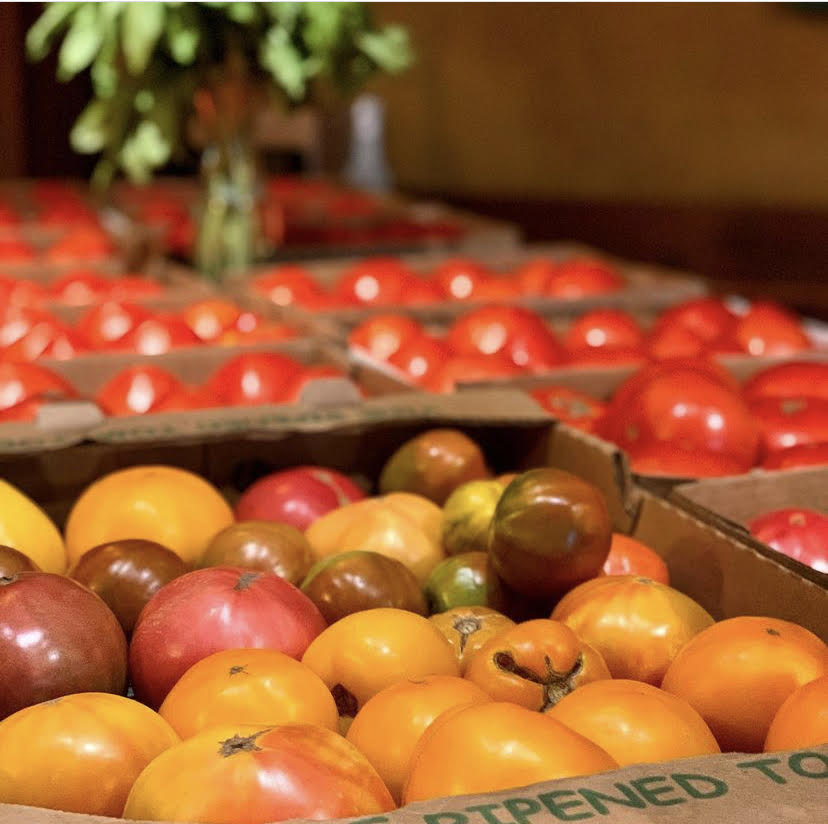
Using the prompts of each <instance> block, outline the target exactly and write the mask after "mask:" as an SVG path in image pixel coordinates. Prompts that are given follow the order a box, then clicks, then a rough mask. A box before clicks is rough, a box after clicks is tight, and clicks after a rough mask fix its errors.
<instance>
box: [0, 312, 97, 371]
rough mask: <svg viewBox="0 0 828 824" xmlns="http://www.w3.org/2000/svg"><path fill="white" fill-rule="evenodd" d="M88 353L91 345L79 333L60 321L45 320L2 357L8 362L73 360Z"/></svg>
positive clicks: (15, 343) (4, 352) (36, 324)
mask: <svg viewBox="0 0 828 824" xmlns="http://www.w3.org/2000/svg"><path fill="white" fill-rule="evenodd" d="M87 352H89V344H88V343H87V341H86V339H85V338H84V337H83V335H81V334H80V333H79V332H77V331H75V330H74V329H72V328H70V327H68V326H65V325H64V324H62V323H59V322H58V321H53V320H44V321H41V322H39V323H35V324H34V325H33V326H32V327H31V328H30V329H29V330H28V331H27V332H26V333H25V334H24V335H23V336H22V337H20V338H18V339H17V340H16V341H15V342H14V343H12V344H11V345H10V346H7V347H6V348H5V349H4V350H3V351H2V354H1V355H0V356H1V357H2V358H3V360H8V361H34V360H38V359H39V358H52V359H53V360H71V359H72V358H74V357H77V356H78V355H81V354H86V353H87Z"/></svg>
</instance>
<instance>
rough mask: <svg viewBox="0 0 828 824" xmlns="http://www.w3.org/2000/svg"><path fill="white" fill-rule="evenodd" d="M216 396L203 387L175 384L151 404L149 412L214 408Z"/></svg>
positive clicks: (217, 401)
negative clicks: (175, 385)
mask: <svg viewBox="0 0 828 824" xmlns="http://www.w3.org/2000/svg"><path fill="white" fill-rule="evenodd" d="M220 406H222V404H221V402H220V401H219V400H218V398H216V397H215V395H213V394H212V393H211V392H209V391H208V390H206V389H204V388H203V387H193V386H184V385H181V386H177V387H174V388H173V389H172V391H170V392H168V393H167V394H165V395H164V396H163V397H162V398H161V399H160V400H159V401H157V402H156V403H155V404H153V406H152V409H151V410H150V411H151V412H154V413H155V412H184V411H190V410H193V409H216V408H218V407H220Z"/></svg>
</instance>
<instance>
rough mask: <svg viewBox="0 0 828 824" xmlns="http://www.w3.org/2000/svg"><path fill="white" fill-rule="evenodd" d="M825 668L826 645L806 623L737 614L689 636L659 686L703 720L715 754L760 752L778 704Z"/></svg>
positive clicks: (827, 659)
mask: <svg viewBox="0 0 828 824" xmlns="http://www.w3.org/2000/svg"><path fill="white" fill-rule="evenodd" d="M827 674H828V647H826V645H825V643H824V642H823V641H822V640H821V639H819V638H818V637H817V636H816V635H814V634H813V633H812V632H809V631H808V630H807V629H805V628H803V627H800V626H798V625H797V624H794V623H791V622H790V621H783V620H781V619H779V618H764V617H760V616H739V617H737V618H728V619H726V620H724V621H719V622H718V623H715V624H713V625H712V626H710V627H708V628H707V629H706V630H703V631H702V632H700V633H699V634H698V635H696V636H695V638H693V639H692V640H690V641H689V642H688V643H687V644H686V645H685V646H684V647H683V648H682V649H681V651H680V652H679V654H678V655H677V656H676V657H675V659H674V660H673V662H672V663H671V664H670V667H669V669H668V670H667V672H666V673H665V675H664V680H663V682H662V685H661V688H662V689H664V690H666V691H667V692H671V693H673V694H674V695H678V696H680V697H682V698H684V699H685V700H686V701H688V702H689V703H690V705H691V706H692V707H693V708H694V709H695V710H696V711H697V712H698V713H699V714H700V715H701V716H702V718H704V720H705V721H706V722H707V725H708V726H709V727H710V729H711V730H712V732H713V734H714V735H715V736H716V740H717V741H718V742H719V746H720V747H721V748H722V752H761V751H762V746H763V744H764V741H765V737H766V735H767V733H768V729H769V728H770V724H771V722H772V720H773V717H774V715H776V712H777V711H778V710H779V708H780V706H781V705H782V702H783V701H784V700H785V699H786V698H787V697H788V696H789V695H790V694H791V693H792V692H793V691H794V690H795V689H796V688H797V687H800V686H802V685H803V684H806V683H808V682H809V681H813V680H814V679H816V678H820V677H822V676H823V675H827Z"/></svg>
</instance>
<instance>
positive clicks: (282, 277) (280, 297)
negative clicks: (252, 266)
mask: <svg viewBox="0 0 828 824" xmlns="http://www.w3.org/2000/svg"><path fill="white" fill-rule="evenodd" d="M250 285H251V287H252V288H253V289H254V290H255V291H256V292H259V293H261V294H263V295H266V296H267V297H268V298H269V299H270V300H272V301H273V303H275V304H276V305H277V306H307V305H308V304H310V303H312V302H313V301H314V300H316V299H318V298H321V297H322V296H323V294H324V292H323V289H322V287H321V286H320V285H319V284H318V283H317V282H316V281H315V280H314V279H313V276H312V275H311V274H310V272H308V271H307V269H305V268H303V267H302V266H295V265H294V266H291V265H286V266H279V267H278V268H277V269H274V270H273V271H270V272H263V273H261V274H259V275H257V276H256V277H255V278H253V279H252V280H251V282H250Z"/></svg>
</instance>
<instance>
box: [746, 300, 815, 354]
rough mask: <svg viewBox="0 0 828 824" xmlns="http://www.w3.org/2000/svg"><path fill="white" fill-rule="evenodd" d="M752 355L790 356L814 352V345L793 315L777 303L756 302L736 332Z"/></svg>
mask: <svg viewBox="0 0 828 824" xmlns="http://www.w3.org/2000/svg"><path fill="white" fill-rule="evenodd" d="M735 336H736V340H737V341H738V343H739V346H740V347H741V348H742V349H743V350H744V351H745V352H747V353H748V354H749V355H790V354H792V353H794V352H801V351H803V350H805V349H811V348H812V346H811V342H810V340H808V336H807V335H806V334H805V332H804V331H803V329H802V326H801V324H800V322H799V319H798V318H797V317H796V315H794V314H793V313H792V312H789V311H788V310H787V309H785V308H784V307H782V306H778V305H777V304H775V303H754V304H753V306H751V308H750V310H749V311H748V313H747V314H746V315H745V316H744V317H742V318H741V319H740V320H739V323H738V324H737V326H736V330H735Z"/></svg>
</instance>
